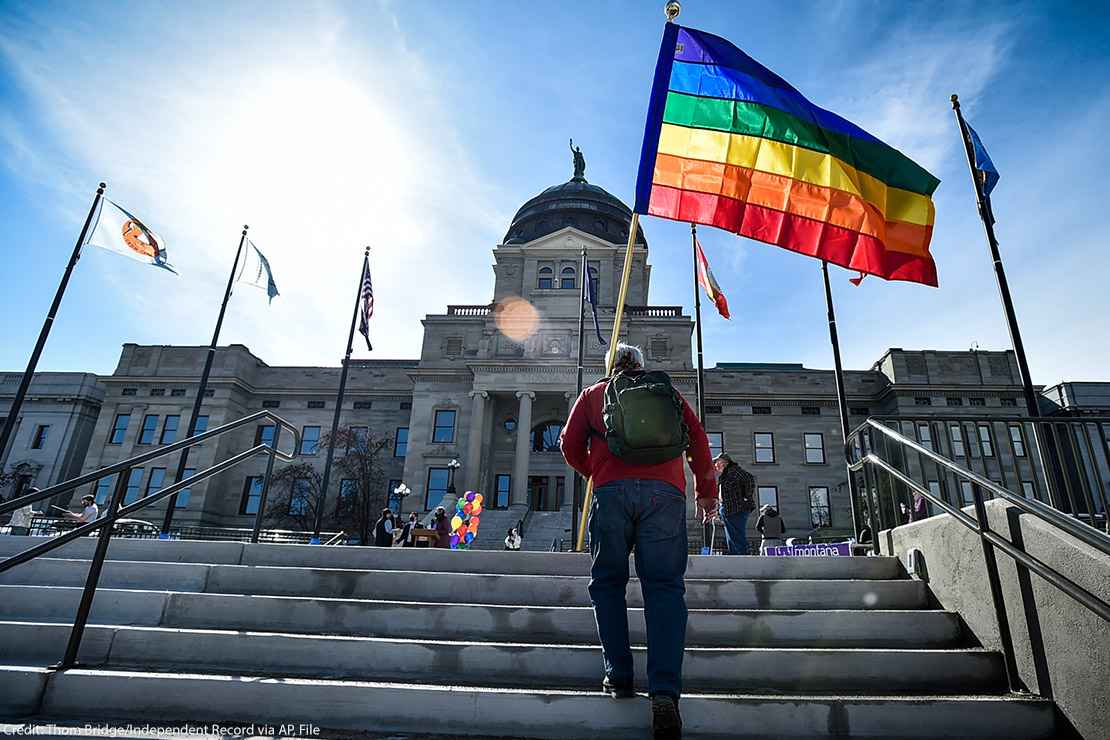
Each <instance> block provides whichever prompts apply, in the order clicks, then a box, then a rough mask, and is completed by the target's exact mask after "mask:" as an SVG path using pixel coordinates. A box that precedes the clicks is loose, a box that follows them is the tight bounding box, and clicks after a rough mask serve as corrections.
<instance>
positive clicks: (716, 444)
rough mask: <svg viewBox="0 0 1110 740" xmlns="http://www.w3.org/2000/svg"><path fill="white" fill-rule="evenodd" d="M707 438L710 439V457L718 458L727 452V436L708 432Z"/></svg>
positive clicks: (721, 433) (722, 433)
mask: <svg viewBox="0 0 1110 740" xmlns="http://www.w3.org/2000/svg"><path fill="white" fill-rule="evenodd" d="M705 436H706V437H709V455H710V456H711V457H717V455H720V454H721V453H722V452H724V450H725V435H724V432H706V433H705Z"/></svg>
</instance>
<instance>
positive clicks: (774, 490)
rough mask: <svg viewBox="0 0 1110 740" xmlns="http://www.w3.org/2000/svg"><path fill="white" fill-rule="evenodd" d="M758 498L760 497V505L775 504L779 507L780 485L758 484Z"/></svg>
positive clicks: (761, 506)
mask: <svg viewBox="0 0 1110 740" xmlns="http://www.w3.org/2000/svg"><path fill="white" fill-rule="evenodd" d="M755 492H756V498H758V499H759V506H760V508H763V507H764V506H774V507H775V508H776V509H777V508H779V487H778V486H758V487H757V488H756V491H755Z"/></svg>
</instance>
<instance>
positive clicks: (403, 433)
mask: <svg viewBox="0 0 1110 740" xmlns="http://www.w3.org/2000/svg"><path fill="white" fill-rule="evenodd" d="M408 454H409V428H408V427H397V434H396V435H395V436H394V437H393V456H394V457H405V456H406V455H408Z"/></svg>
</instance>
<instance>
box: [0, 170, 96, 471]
mask: <svg viewBox="0 0 1110 740" xmlns="http://www.w3.org/2000/svg"><path fill="white" fill-rule="evenodd" d="M107 187H108V186H107V185H105V184H104V183H100V185H99V187H97V189H96V195H95V196H93V202H92V207H91V208H89V215H88V216H86V217H85V225H84V226H82V227H81V235H80V236H79V237H77V243H76V244H74V245H73V252H72V253H71V254H70V255H69V264H67V265H66V269H65V272H63V273H62V280H61V282H60V283H58V290H57V292H56V293H54V301H53V302H52V303H51V304H50V309H49V310H48V311H47V312H46V320H45V321H43V322H42V329H41V330H40V331H39V338H38V341H37V342H35V349H34V350H33V351H32V352H31V359H30V360H29V361H28V362H27V369H26V370H24V371H23V378H22V379H21V380H20V381H19V388H18V389H16V392H15V398H13V399H12V405H11V408H9V409H8V418H7V419H6V420H5V421H4V430H3V431H2V432H0V462H2V461H3V460H5V459H6V456H5V455H6V453H7V451H8V443H9V442H10V441H11V438H12V434H13V432H14V430H15V425H16V424H17V423H18V421H19V411H20V409H21V408H22V407H23V401H24V399H26V397H27V389H28V388H29V387H30V386H31V378H32V377H34V375H35V368H36V367H37V366H38V364H39V356H40V355H42V350H43V348H44V347H45V346H46V338H47V337H48V336H50V329H51V328H52V327H53V326H54V318H55V317H56V316H57V315H58V308H59V306H61V304H62V296H63V295H65V292H66V286H68V285H69V277H70V275H72V274H73V268H74V267H76V266H77V260H79V259H81V247H83V246H84V245H85V237H86V236H87V235H88V233H89V225H90V224H92V220H93V216H94V215H95V214H96V209H97V206H99V205H100V199H101V198H102V197H103V196H104V189H105V188H107Z"/></svg>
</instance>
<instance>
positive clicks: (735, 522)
mask: <svg viewBox="0 0 1110 740" xmlns="http://www.w3.org/2000/svg"><path fill="white" fill-rule="evenodd" d="M713 465H714V467H715V468H716V469H717V486H718V488H719V489H720V492H721V516H722V518H723V519H724V522H725V542H726V543H727V544H728V554H729V555H748V554H749V551H748V517H750V516H751V514H752V512H753V511H755V478H754V477H752V474H751V473H749V472H748V471H746V470H744V469H743V468H742V467H740V465H739V464H738V463H737V462H735V461H734V460H733V459H732V457H731V456H730V455H729V454H728V453H727V452H722V453H721V454H719V455H717V457H716V458H715V459H714V460H713Z"/></svg>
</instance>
